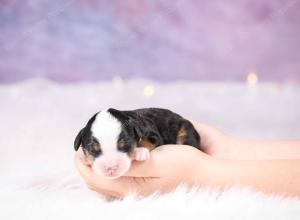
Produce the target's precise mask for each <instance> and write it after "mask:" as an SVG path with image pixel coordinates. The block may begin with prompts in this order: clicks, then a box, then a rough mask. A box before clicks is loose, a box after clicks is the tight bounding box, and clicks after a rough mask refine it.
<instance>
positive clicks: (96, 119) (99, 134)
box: [74, 108, 200, 179]
mask: <svg viewBox="0 0 300 220" xmlns="http://www.w3.org/2000/svg"><path fill="white" fill-rule="evenodd" d="M164 144H184V145H191V146H193V147H196V148H198V149H200V136H199V135H198V133H197V131H196V130H195V128H194V127H193V125H192V124H191V123H190V122H189V121H188V120H186V119H184V118H182V117H181V116H180V115H178V114H176V113H174V112H172V111H170V110H167V109H160V108H145V109H137V110H133V111H119V110H116V109H112V108H110V109H107V110H104V111H101V112H98V113H96V114H95V115H94V116H93V117H92V118H91V119H90V120H89V121H88V123H87V125H86V126H85V127H84V128H83V129H81V131H80V132H79V133H78V135H77V137H76V139H75V142H74V148H75V150H76V151H77V150H78V148H79V147H80V146H81V147H82V149H83V152H84V154H85V155H86V158H87V161H88V163H90V165H92V168H93V170H94V172H95V173H96V174H98V175H101V176H104V177H106V178H110V179H114V178H118V177H120V176H122V175H123V174H125V173H126V171H127V170H128V169H129V168H130V165H131V161H132V160H139V161H143V160H147V159H148V158H149V155H150V154H149V151H151V150H152V149H154V148H156V147H158V146H160V145H164Z"/></svg>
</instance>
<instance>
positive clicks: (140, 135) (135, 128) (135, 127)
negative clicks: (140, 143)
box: [129, 120, 144, 139]
mask: <svg viewBox="0 0 300 220" xmlns="http://www.w3.org/2000/svg"><path fill="white" fill-rule="evenodd" d="M129 124H130V125H131V126H132V128H133V131H134V134H135V136H136V137H137V138H138V139H140V138H143V137H144V132H143V130H142V128H141V126H139V125H138V124H137V123H136V122H134V121H132V120H129Z"/></svg>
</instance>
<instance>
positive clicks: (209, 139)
mask: <svg viewBox="0 0 300 220" xmlns="http://www.w3.org/2000/svg"><path fill="white" fill-rule="evenodd" d="M191 123H192V124H193V125H194V127H195V129H196V131H197V132H198V134H199V135H200V137H201V148H202V150H203V151H204V152H205V153H207V154H209V155H211V156H212V157H215V158H218V159H230V157H231V155H232V150H233V149H232V146H233V142H234V141H235V140H236V139H235V138H234V137H232V136H229V135H226V134H224V133H223V132H221V131H220V130H218V129H216V128H214V127H212V126H210V125H207V124H203V123H200V122H197V121H195V120H191Z"/></svg>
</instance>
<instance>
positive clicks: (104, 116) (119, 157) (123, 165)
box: [91, 110, 131, 178]
mask: <svg viewBox="0 0 300 220" xmlns="http://www.w3.org/2000/svg"><path fill="white" fill-rule="evenodd" d="M91 131H92V135H93V136H94V137H95V138H97V139H98V141H99V142H100V145H101V150H102V155H100V156H99V157H97V158H96V159H95V161H94V163H93V170H94V172H95V173H96V174H98V175H102V176H105V177H108V178H117V177H120V176H121V175H123V174H124V173H126V171H127V170H128V169H129V167H130V164H131V160H130V159H129V157H128V155H127V154H126V153H123V152H120V151H118V149H117V142H118V138H119V135H120V133H121V131H122V124H121V122H120V121H118V120H117V119H116V118H115V117H114V116H113V115H111V114H110V113H109V112H108V111H107V110H105V111H102V112H100V113H99V114H98V115H97V116H96V119H95V121H94V122H93V125H92V127H91Z"/></svg>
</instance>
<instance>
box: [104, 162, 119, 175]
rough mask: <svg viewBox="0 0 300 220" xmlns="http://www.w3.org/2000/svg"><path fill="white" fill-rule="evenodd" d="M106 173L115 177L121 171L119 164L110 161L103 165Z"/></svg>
mask: <svg viewBox="0 0 300 220" xmlns="http://www.w3.org/2000/svg"><path fill="white" fill-rule="evenodd" d="M103 168H104V172H105V173H107V174H109V175H113V174H114V173H115V172H116V171H117V170H118V169H119V163H118V162H117V161H109V162H107V163H105V164H103Z"/></svg>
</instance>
